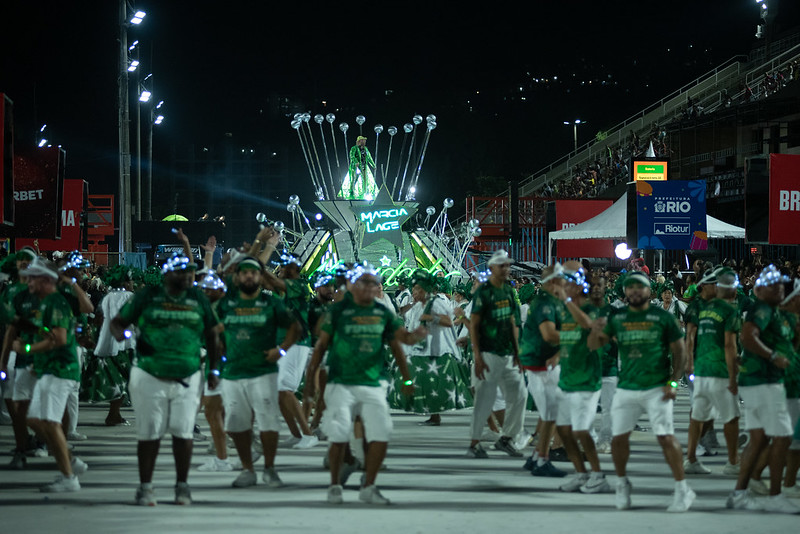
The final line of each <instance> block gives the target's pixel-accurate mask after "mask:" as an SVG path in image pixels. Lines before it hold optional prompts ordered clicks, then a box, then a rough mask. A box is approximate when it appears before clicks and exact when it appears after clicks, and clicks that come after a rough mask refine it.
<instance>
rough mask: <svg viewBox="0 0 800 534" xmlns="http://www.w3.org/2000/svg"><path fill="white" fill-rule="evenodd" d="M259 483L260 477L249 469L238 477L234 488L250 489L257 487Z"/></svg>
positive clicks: (244, 470) (234, 482)
mask: <svg viewBox="0 0 800 534" xmlns="http://www.w3.org/2000/svg"><path fill="white" fill-rule="evenodd" d="M257 483H258V477H257V476H256V474H255V473H254V472H253V471H250V470H248V469H243V470H242V472H241V473H239V476H238V477H236V480H234V481H233V484H232V486H233V487H234V488H249V487H250V486H255V485H256V484H257Z"/></svg>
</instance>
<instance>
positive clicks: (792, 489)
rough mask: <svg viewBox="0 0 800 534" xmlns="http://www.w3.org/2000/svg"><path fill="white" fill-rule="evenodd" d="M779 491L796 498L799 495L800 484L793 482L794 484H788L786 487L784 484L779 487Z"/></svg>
mask: <svg viewBox="0 0 800 534" xmlns="http://www.w3.org/2000/svg"><path fill="white" fill-rule="evenodd" d="M781 493H783V494H784V495H786V496H787V497H794V498H798V497H800V486H798V485H797V484H795V485H794V486H789V487H788V488H787V487H786V486H784V487H783V488H781Z"/></svg>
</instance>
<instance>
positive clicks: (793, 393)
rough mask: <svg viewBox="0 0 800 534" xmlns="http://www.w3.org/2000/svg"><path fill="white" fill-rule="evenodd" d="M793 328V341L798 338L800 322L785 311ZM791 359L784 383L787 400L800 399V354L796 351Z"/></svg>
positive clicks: (796, 317)
mask: <svg viewBox="0 0 800 534" xmlns="http://www.w3.org/2000/svg"><path fill="white" fill-rule="evenodd" d="M783 313H784V314H785V315H786V318H787V319H788V321H789V323H790V324H791V326H792V332H793V334H794V337H793V338H792V339H793V340H794V339H795V338H796V336H797V321H798V320H800V317H798V316H797V315H796V314H794V313H790V312H787V311H783ZM787 357H788V358H789V367H787V368H786V376H785V379H784V381H783V383H784V385H785V386H786V398H787V399H797V398H800V354H798V352H797V351H796V350H795V351H794V352H793V353H792V354H791V356H787Z"/></svg>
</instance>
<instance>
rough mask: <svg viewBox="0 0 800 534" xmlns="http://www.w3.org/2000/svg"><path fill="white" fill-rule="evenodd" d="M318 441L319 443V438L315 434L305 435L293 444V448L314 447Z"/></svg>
mask: <svg viewBox="0 0 800 534" xmlns="http://www.w3.org/2000/svg"><path fill="white" fill-rule="evenodd" d="M317 443H319V438H318V437H317V436H314V435H311V436H306V435H303V437H301V438H300V441H298V442H297V443H295V444H294V445H293V446H292V448H293V449H310V448H311V447H314V446H315V445H316V444H317Z"/></svg>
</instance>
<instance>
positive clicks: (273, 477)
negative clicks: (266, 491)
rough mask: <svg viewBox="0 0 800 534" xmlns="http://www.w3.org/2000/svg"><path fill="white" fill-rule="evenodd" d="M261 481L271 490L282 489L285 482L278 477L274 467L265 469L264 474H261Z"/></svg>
mask: <svg viewBox="0 0 800 534" xmlns="http://www.w3.org/2000/svg"><path fill="white" fill-rule="evenodd" d="M261 480H263V481H264V484H266V485H267V486H269V487H270V488H280V487H282V486H283V481H282V480H281V477H279V476H278V473H277V472H275V468H274V467H267V468H266V469H264V472H263V473H262V474H261Z"/></svg>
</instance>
